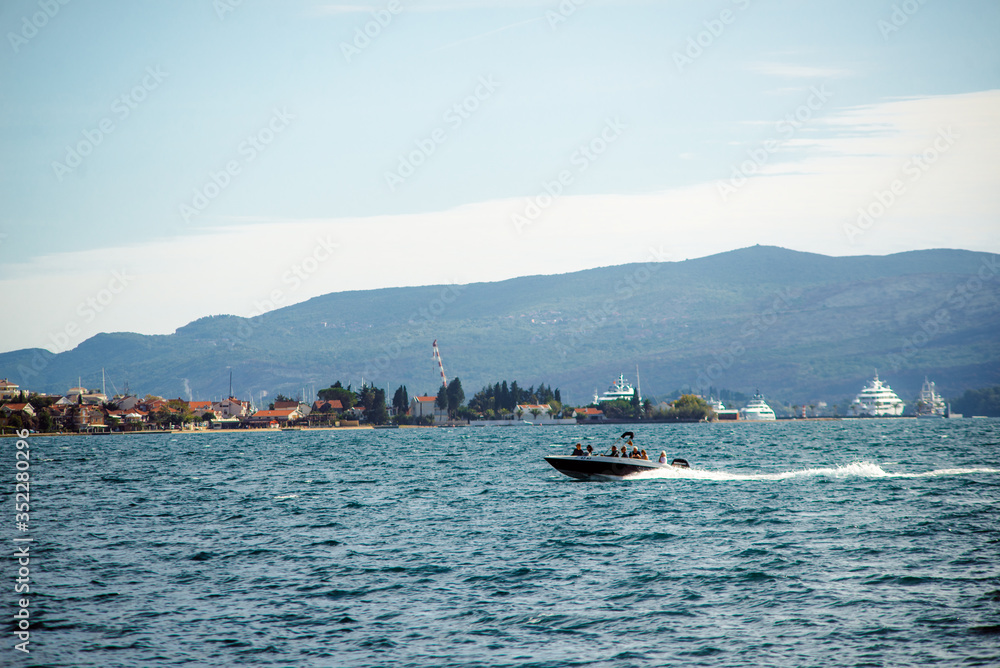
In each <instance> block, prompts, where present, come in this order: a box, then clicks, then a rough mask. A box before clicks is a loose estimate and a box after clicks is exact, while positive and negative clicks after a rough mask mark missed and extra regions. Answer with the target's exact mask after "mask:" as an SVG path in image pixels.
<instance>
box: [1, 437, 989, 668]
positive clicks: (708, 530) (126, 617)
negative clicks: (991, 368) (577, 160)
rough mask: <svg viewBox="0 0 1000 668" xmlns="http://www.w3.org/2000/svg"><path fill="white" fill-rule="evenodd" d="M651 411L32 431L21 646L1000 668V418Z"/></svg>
mask: <svg viewBox="0 0 1000 668" xmlns="http://www.w3.org/2000/svg"><path fill="white" fill-rule="evenodd" d="M629 428H630V429H632V430H634V431H635V432H636V441H637V444H638V445H640V446H641V447H645V449H646V450H648V451H650V452H651V453H657V454H658V453H659V451H660V450H665V451H666V452H667V455H668V456H669V457H684V458H686V459H688V460H689V461H690V462H691V464H692V467H693V469H692V470H690V471H682V470H668V471H663V472H657V473H656V474H649V475H646V476H645V477H640V478H638V479H632V480H626V481H621V482H580V481H574V480H572V479H570V478H567V477H565V476H563V475H561V474H559V473H558V472H556V471H555V470H554V469H552V468H550V467H549V466H548V465H547V464H546V463H545V462H544V460H543V459H542V457H543V456H544V455H546V454H569V452H570V450H571V449H572V444H573V443H575V442H576V441H582V442H583V443H584V445H586V444H587V443H592V444H594V446H595V448H596V449H598V450H601V449H603V448H604V447H605V445H606V444H609V443H610V440H611V438H612V437H613V436H614V435H615V430H614V429H612V428H611V427H565V428H564V427H559V428H531V427H525V428H486V429H452V430H447V429H420V430H416V429H399V430H378V431H371V430H365V431H317V432H270V433H226V434H218V433H213V434H184V435H180V434H175V435H156V436H148V435H147V436H106V437H59V438H37V439H31V450H32V459H33V462H32V469H31V470H32V479H33V483H32V489H31V492H32V495H31V496H32V508H31V510H32V521H33V525H32V533H31V535H32V536H33V537H34V538H35V540H36V543H35V546H34V548H33V549H34V557H33V558H34V561H33V562H32V563H33V571H32V572H33V575H35V577H36V582H35V589H33V592H32V594H33V599H32V605H33V606H34V607H35V609H34V617H33V619H34V625H33V626H32V631H33V633H32V648H33V651H32V653H31V654H30V655H29V656H24V655H22V654H21V653H20V652H15V651H12V650H10V649H9V646H11V645H13V642H14V641H13V640H11V638H13V635H12V634H10V633H8V642H7V643H6V645H7V647H5V648H3V649H2V650H0V652H2V658H0V664H2V665H24V666H27V665H37V666H102V667H106V666H143V667H146V666H148V667H158V666H177V665H203V666H387V667H402V666H470V667H472V666H525V667H527V666H538V667H541V666H547V667H549V666H550V667H556V666H595V667H596V666H609V667H610V666H615V667H619V666H665V665H691V666H762V665H763V666H796V667H797V666H930V665H942V666H954V665H991V666H997V665H1000V507H998V505H1000V421H997V420H952V421H944V420H939V421H926V422H925V421H919V422H918V421H915V420H895V421H893V420H886V421H878V420H870V421H860V420H853V421H842V422H778V423H773V424H715V425H679V426H673V425H650V426H631V427H629ZM2 445H3V448H4V452H6V453H8V454H7V455H6V456H5V459H6V460H7V462H8V464H7V465H6V466H7V470H8V471H12V470H13V466H12V464H10V462H11V461H12V455H11V453H12V452H13V441H12V440H11V439H5V441H4V442H3V443H2ZM7 478H8V479H12V476H10V475H8V476H7ZM12 490H13V485H12V484H11V485H5V487H4V492H3V494H4V501H5V504H4V507H5V508H8V509H12V507H13V499H12V498H11V497H12V494H11V492H12ZM9 512H10V513H11V517H10V518H9V521H8V520H5V522H7V523H8V524H9V522H10V521H12V520H13V511H12V510H9ZM13 533H14V532H13V531H8V535H11V534H13ZM10 544H11V543H10V541H8V545H10ZM7 574H8V576H9V577H8V580H9V581H10V582H11V583H12V582H13V574H14V571H13V570H12V569H11V568H10V567H8V568H7ZM5 590H6V591H7V592H8V594H7V597H6V599H7V600H6V601H5V602H4V607H5V608H6V609H8V610H13V609H14V607H13V606H14V605H16V596H15V595H14V594H13V593H12V590H13V584H11V586H9V587H6V588H5ZM10 628H11V627H10V626H8V629H10Z"/></svg>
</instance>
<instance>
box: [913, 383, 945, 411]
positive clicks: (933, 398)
mask: <svg viewBox="0 0 1000 668" xmlns="http://www.w3.org/2000/svg"><path fill="white" fill-rule="evenodd" d="M917 417H918V418H943V417H948V407H947V405H946V404H945V403H944V398H942V397H941V395H940V394H938V393H937V388H936V387H934V383H932V382H931V381H929V380H927V376H924V384H923V386H922V387H921V388H920V396H919V397H918V398H917Z"/></svg>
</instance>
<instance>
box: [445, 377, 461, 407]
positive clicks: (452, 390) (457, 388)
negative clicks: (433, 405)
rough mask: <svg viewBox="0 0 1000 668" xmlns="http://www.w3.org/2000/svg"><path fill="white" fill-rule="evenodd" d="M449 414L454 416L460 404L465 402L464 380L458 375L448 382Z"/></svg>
mask: <svg viewBox="0 0 1000 668" xmlns="http://www.w3.org/2000/svg"><path fill="white" fill-rule="evenodd" d="M447 395H448V415H450V416H452V417H454V416H455V413H456V412H457V411H458V408H459V406H461V405H462V404H463V403H465V392H464V391H463V390H462V381H461V380H459V379H458V377H457V376H456V377H455V378H452V380H451V382H450V383H448V391H447Z"/></svg>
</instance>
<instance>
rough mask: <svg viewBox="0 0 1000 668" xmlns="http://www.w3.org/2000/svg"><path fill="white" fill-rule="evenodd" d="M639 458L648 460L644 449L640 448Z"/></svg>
mask: <svg viewBox="0 0 1000 668" xmlns="http://www.w3.org/2000/svg"><path fill="white" fill-rule="evenodd" d="M639 459H645V460H646V461H647V462H648V461H649V457H647V456H646V451H645V450H640V451H639Z"/></svg>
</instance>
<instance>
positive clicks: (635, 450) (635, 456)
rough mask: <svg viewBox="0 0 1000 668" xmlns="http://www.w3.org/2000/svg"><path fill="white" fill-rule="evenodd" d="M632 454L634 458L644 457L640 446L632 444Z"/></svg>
mask: <svg viewBox="0 0 1000 668" xmlns="http://www.w3.org/2000/svg"><path fill="white" fill-rule="evenodd" d="M631 456H632V459H642V456H641V455H640V454H639V448H637V447H635V446H634V445H633V446H632V455H631Z"/></svg>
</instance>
